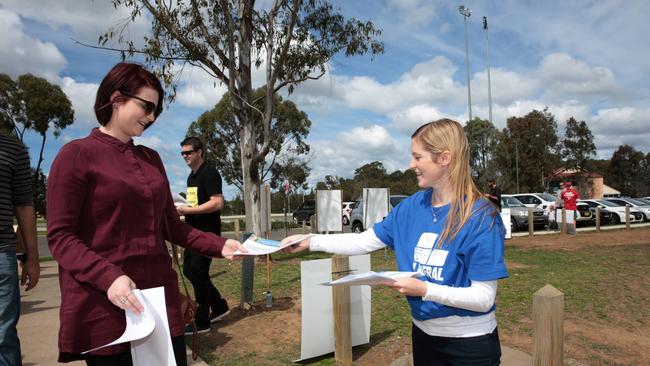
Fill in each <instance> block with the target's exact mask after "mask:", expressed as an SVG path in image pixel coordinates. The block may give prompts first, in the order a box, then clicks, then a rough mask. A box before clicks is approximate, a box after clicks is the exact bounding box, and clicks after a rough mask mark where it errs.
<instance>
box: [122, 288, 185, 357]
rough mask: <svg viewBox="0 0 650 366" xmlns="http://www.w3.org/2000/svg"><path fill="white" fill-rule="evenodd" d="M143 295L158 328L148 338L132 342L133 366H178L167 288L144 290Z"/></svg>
mask: <svg viewBox="0 0 650 366" xmlns="http://www.w3.org/2000/svg"><path fill="white" fill-rule="evenodd" d="M142 293H143V294H144V303H143V305H144V306H146V307H148V308H150V309H152V310H153V311H152V313H153V316H154V318H155V321H156V328H155V329H154V330H153V332H151V334H149V336H148V337H145V338H142V339H138V340H134V341H132V342H131V358H132V359H133V366H148V365H160V366H176V357H174V348H173V347H172V338H171V333H170V331H169V322H168V321H167V304H166V302H165V288H164V287H156V288H150V289H147V290H142ZM145 303H146V305H145Z"/></svg>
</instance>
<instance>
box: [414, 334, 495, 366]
mask: <svg viewBox="0 0 650 366" xmlns="http://www.w3.org/2000/svg"><path fill="white" fill-rule="evenodd" d="M411 334H412V337H413V365H414V366H479V365H480V366H493V365H499V364H500V363H501V345H500V344H499V332H498V330H497V329H496V328H495V329H494V331H493V332H492V333H490V334H485V335H482V336H478V337H468V338H448V337H434V336H430V335H428V334H426V333H424V332H423V331H422V330H420V328H418V327H417V326H416V325H415V324H413V328H412V331H411Z"/></svg>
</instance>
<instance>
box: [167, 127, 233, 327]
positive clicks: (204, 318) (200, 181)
mask: <svg viewBox="0 0 650 366" xmlns="http://www.w3.org/2000/svg"><path fill="white" fill-rule="evenodd" d="M203 154H204V151H203V143H202V142H201V140H200V139H198V138H196V137H188V138H186V139H185V140H183V142H181V156H182V157H183V159H184V160H185V163H186V164H187V166H189V167H190V169H192V172H191V173H190V175H189V176H188V177H187V201H188V203H189V206H179V207H177V210H178V213H179V214H180V215H184V216H185V222H187V223H188V224H190V225H192V226H193V227H194V228H196V229H199V230H201V231H207V232H212V233H215V234H217V235H221V216H220V214H219V211H220V210H221V209H223V207H224V199H223V194H222V191H221V175H220V174H219V172H218V171H217V170H216V169H215V168H214V167H212V166H210V165H209V164H208V163H207V162H206V161H205V160H204V157H203ZM211 263H212V258H209V257H205V256H203V255H201V254H199V253H196V252H193V251H191V250H188V249H186V250H185V256H184V259H183V273H184V274H185V276H186V277H187V278H188V279H189V280H190V282H191V283H192V286H193V287H194V295H195V297H196V302H197V304H198V305H199V306H198V309H197V311H196V321H195V323H196V329H197V330H198V332H199V333H206V332H209V331H210V324H211V323H214V322H216V321H217V320H220V319H221V318H223V317H224V316H226V315H228V314H229V313H230V310H229V309H228V303H227V302H226V300H225V299H223V298H222V297H221V294H220V293H219V290H217V288H216V287H215V286H214V285H213V284H212V281H211V280H210V264H211ZM192 333H193V328H192V326H191V325H189V326H188V327H187V328H186V329H185V334H186V335H191V334H192Z"/></svg>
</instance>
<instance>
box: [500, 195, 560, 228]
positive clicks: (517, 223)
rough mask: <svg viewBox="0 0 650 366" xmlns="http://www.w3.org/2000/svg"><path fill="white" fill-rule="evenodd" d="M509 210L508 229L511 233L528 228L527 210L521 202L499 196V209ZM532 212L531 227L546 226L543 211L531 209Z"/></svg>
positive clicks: (513, 198) (546, 218) (546, 221)
mask: <svg viewBox="0 0 650 366" xmlns="http://www.w3.org/2000/svg"><path fill="white" fill-rule="evenodd" d="M504 208H509V209H510V229H511V230H512V232H515V231H517V230H518V229H524V228H528V209H529V207H526V206H525V205H524V204H523V203H521V201H519V200H518V199H516V198H515V197H511V196H501V209H504ZM530 209H531V210H533V225H534V226H537V227H545V226H548V215H547V214H546V213H545V212H544V210H543V209H541V208H537V207H531V208H530Z"/></svg>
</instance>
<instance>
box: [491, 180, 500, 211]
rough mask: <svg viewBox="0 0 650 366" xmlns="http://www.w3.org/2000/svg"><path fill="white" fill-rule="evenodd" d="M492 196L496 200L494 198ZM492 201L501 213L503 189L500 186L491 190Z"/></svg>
mask: <svg viewBox="0 0 650 366" xmlns="http://www.w3.org/2000/svg"><path fill="white" fill-rule="evenodd" d="M492 196H494V197H496V198H492ZM490 201H491V202H492V203H494V204H495V205H496V206H497V207H498V208H499V211H501V188H499V186H494V188H490Z"/></svg>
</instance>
